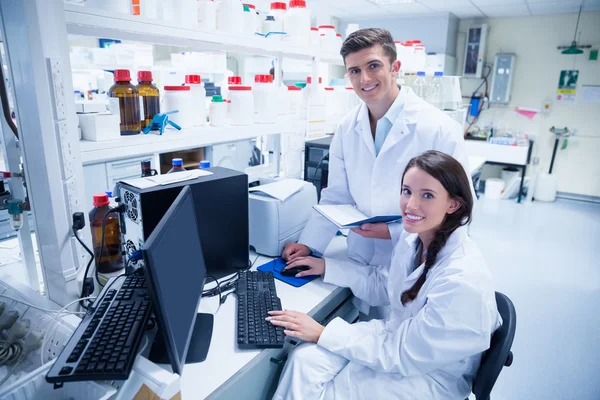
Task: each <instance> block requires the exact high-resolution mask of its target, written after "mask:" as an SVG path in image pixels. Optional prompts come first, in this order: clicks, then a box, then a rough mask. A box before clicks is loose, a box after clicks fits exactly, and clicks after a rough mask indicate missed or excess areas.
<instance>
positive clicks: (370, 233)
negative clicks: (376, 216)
mask: <svg viewBox="0 0 600 400" xmlns="http://www.w3.org/2000/svg"><path fill="white" fill-rule="evenodd" d="M352 232H354V233H357V234H359V235H360V236H362V237H365V238H371V239H391V238H392V235H391V234H390V229H389V228H388V226H387V224H386V223H383V222H378V223H376V224H362V225H361V227H360V229H352Z"/></svg>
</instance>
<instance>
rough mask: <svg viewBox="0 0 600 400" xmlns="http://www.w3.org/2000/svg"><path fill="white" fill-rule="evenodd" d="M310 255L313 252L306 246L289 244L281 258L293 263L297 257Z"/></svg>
mask: <svg viewBox="0 0 600 400" xmlns="http://www.w3.org/2000/svg"><path fill="white" fill-rule="evenodd" d="M310 253H312V251H311V250H310V249H309V248H308V246H306V245H304V244H300V243H288V244H286V245H285V248H284V249H283V252H282V253H281V258H283V259H284V260H286V261H292V260H294V259H295V258H297V257H305V256H309V255H310Z"/></svg>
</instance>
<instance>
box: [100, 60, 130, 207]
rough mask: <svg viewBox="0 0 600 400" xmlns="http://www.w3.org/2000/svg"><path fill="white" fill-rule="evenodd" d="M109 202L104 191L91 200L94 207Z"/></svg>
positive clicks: (102, 205)
mask: <svg viewBox="0 0 600 400" xmlns="http://www.w3.org/2000/svg"><path fill="white" fill-rule="evenodd" d="M128 72H129V71H128ZM109 203H110V202H109V201H108V195H107V194H106V193H102V194H95V195H94V200H93V202H92V204H93V205H94V207H104V206H107V205H108V204H109Z"/></svg>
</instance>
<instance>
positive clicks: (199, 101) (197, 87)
mask: <svg viewBox="0 0 600 400" xmlns="http://www.w3.org/2000/svg"><path fill="white" fill-rule="evenodd" d="M185 84H186V85H187V86H189V87H190V92H191V94H192V102H193V104H192V108H193V121H194V126H202V125H206V107H205V101H204V99H205V98H206V89H204V84H203V83H202V79H201V77H200V75H186V76H185Z"/></svg>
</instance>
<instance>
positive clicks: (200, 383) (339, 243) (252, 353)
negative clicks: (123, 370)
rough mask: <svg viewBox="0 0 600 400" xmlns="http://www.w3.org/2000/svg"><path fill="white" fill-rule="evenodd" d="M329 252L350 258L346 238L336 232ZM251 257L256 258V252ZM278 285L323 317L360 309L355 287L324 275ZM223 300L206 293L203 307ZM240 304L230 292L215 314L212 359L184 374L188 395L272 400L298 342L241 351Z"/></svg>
mask: <svg viewBox="0 0 600 400" xmlns="http://www.w3.org/2000/svg"><path fill="white" fill-rule="evenodd" d="M325 254H326V255H327V256H329V257H335V258H347V256H346V254H347V252H346V238H344V237H341V236H337V237H335V238H334V239H333V240H332V242H331V244H330V246H329V247H328V248H327V251H326V252H325ZM255 257H256V256H255ZM251 260H252V261H254V257H253V258H251ZM270 260H271V258H267V257H258V259H257V260H256V262H255V263H254V266H253V267H252V269H253V270H255V269H256V267H258V266H260V265H262V264H264V263H265V262H268V261H270ZM275 286H276V288H277V295H278V296H279V298H280V299H281V303H282V305H283V307H284V308H285V309H290V310H296V311H301V312H306V313H308V314H309V315H311V316H312V317H313V318H315V319H316V320H318V321H323V319H325V318H326V317H328V316H331V314H332V312H333V311H334V310H335V311H336V314H339V315H348V316H349V315H354V314H352V312H349V311H353V310H354V308H353V307H352V304H351V303H352V302H351V299H352V294H351V292H350V290H349V289H347V288H340V287H337V286H334V285H330V284H327V283H324V282H323V280H322V279H321V278H318V279H315V280H313V281H311V282H309V283H308V284H306V285H304V286H302V287H300V288H294V287H292V286H290V285H288V284H286V283H284V282H281V281H279V280H275ZM217 303H218V297H213V298H203V299H202V300H201V302H200V312H210V313H214V312H215V310H216V308H217ZM236 303H237V297H236V296H233V295H232V296H229V297H228V299H227V302H226V303H225V304H223V305H222V306H221V309H220V310H219V311H218V312H217V314H216V315H215V322H214V328H213V334H212V341H211V344H210V349H209V352H208V356H207V358H206V360H205V361H204V362H202V363H198V364H187V365H186V366H185V367H184V370H183V375H182V377H181V394H182V398H183V399H194V400H196V399H204V398H208V399H219V400H221V399H240V398H243V399H244V400H247V399H266V398H270V397H269V396H270V395H272V391H273V390H274V389H275V387H276V385H277V380H278V379H279V374H280V372H281V368H282V367H283V361H284V360H285V357H286V354H287V352H288V351H289V350H290V349H291V348H293V347H294V346H293V345H292V344H290V343H286V345H285V347H284V348H283V349H265V350H238V349H237V342H236V336H235V333H236V328H235V327H236V325H235V324H236V309H237V304H236ZM340 306H342V307H340ZM351 308H352V309H351ZM354 311H355V310H354ZM356 315H358V313H357V312H356ZM348 318H350V316H349V317H348ZM288 341H289V339H288ZM165 368H168V367H166V366H165ZM242 393H243V394H242Z"/></svg>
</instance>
